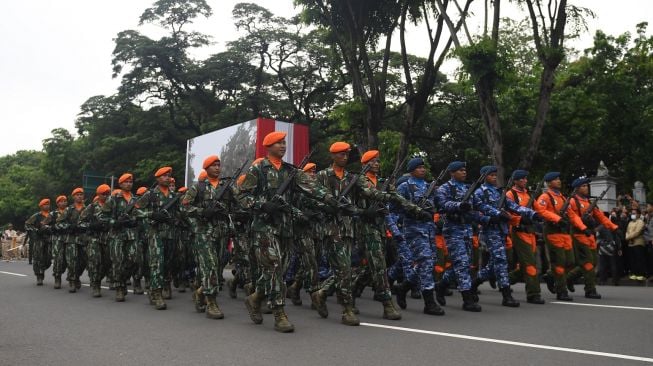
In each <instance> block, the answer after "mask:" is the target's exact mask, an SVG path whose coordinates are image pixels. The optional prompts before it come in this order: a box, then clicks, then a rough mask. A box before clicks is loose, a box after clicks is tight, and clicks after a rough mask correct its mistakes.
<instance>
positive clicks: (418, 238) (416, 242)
mask: <svg viewBox="0 0 653 366" xmlns="http://www.w3.org/2000/svg"><path fill="white" fill-rule="evenodd" d="M428 188H429V184H428V183H426V181H425V180H424V179H418V178H415V177H410V178H409V179H408V181H406V182H404V183H402V184H401V185H400V186H399V187H397V192H398V193H399V194H400V195H401V196H402V197H404V198H405V199H406V200H408V201H410V202H412V203H415V204H417V203H419V202H420V201H422V199H423V197H424V195H425V194H426V191H427V190H428ZM434 198H435V197H434V195H431V197H427V198H426V201H427V202H428V203H427V205H428V206H430V207H435V202H434ZM403 217H404V225H403V227H404V235H405V238H406V242H407V243H408V245H409V246H410V249H411V252H412V259H413V262H414V263H415V265H416V271H417V275H418V277H419V285H420V288H421V290H422V291H425V290H433V289H434V288H435V279H434V277H433V268H434V265H435V259H436V258H435V255H436V253H435V251H434V249H435V248H434V243H435V223H434V222H433V220H430V221H422V220H416V219H414V218H411V217H410V215H404V216H403ZM413 284H414V285H417V283H413Z"/></svg>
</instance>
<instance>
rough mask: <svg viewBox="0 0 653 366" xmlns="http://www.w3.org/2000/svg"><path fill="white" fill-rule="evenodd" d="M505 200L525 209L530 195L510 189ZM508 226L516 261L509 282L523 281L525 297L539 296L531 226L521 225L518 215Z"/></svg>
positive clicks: (533, 237)
mask: <svg viewBox="0 0 653 366" xmlns="http://www.w3.org/2000/svg"><path fill="white" fill-rule="evenodd" d="M506 198H507V199H509V200H512V201H514V202H516V203H517V204H519V205H520V206H523V207H526V206H528V202H529V201H530V200H531V195H530V194H529V193H528V191H527V190H520V189H519V188H517V187H512V189H510V191H509V192H508V193H507V194H506ZM533 203H535V202H533ZM509 224H510V235H509V236H508V237H509V238H511V239H512V240H511V241H512V243H513V247H514V251H515V252H516V253H517V261H518V264H517V266H516V268H515V270H514V271H512V272H510V282H511V283H515V282H517V281H518V280H520V279H523V280H524V283H525V284H526V297H527V298H533V297H536V296H539V295H540V293H541V290H540V281H539V279H538V277H537V267H536V263H537V262H536V260H535V254H536V253H537V246H536V242H537V239H536V237H535V230H534V228H533V225H524V224H522V223H521V216H520V215H512V218H511V220H510V222H509Z"/></svg>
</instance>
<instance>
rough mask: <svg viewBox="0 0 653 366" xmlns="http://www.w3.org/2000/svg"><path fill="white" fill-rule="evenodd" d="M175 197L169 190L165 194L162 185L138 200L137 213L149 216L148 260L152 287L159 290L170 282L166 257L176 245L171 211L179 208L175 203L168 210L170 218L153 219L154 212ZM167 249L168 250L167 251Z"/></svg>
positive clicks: (160, 209)
mask: <svg viewBox="0 0 653 366" xmlns="http://www.w3.org/2000/svg"><path fill="white" fill-rule="evenodd" d="M174 198H175V194H174V193H172V192H168V194H167V195H166V194H164V193H163V192H162V191H161V189H160V187H159V186H157V187H155V188H154V189H151V190H149V191H147V192H145V193H144V194H143V196H141V197H139V198H138V200H137V201H136V207H138V210H137V215H142V216H144V217H145V218H147V219H148V220H147V238H148V243H147V244H148V251H147V253H148V261H149V272H150V289H152V290H158V289H162V288H163V286H167V285H169V284H170V270H169V269H168V268H166V265H167V264H169V263H168V261H167V260H166V259H165V256H166V254H168V255H169V253H170V250H171V249H172V248H173V247H174V231H173V225H172V224H173V221H172V215H171V214H170V212H173V214H174V211H175V210H177V207H176V206H174V205H173V207H171V208H170V209H169V210H168V213H167V214H168V217H169V218H168V219H167V220H162V221H156V220H154V219H152V214H153V213H154V212H160V213H161V214H165V213H164V212H162V209H163V207H164V206H165V205H166V204H167V203H168V202H170V201H172V200H173V199H174ZM166 250H167V252H166Z"/></svg>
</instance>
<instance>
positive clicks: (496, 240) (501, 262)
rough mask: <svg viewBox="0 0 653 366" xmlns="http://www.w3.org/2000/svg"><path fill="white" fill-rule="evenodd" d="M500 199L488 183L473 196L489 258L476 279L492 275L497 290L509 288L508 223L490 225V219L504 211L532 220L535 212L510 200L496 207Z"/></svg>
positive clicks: (485, 278) (495, 190)
mask: <svg viewBox="0 0 653 366" xmlns="http://www.w3.org/2000/svg"><path fill="white" fill-rule="evenodd" d="M500 199H501V191H499V189H498V188H497V187H496V186H494V185H492V184H488V183H484V184H482V185H481V187H479V188H478V189H477V190H476V191H475V192H474V195H473V201H474V207H475V208H476V209H478V210H479V211H480V212H481V213H482V214H483V217H482V219H481V223H482V229H481V235H482V236H483V239H482V241H484V242H485V244H486V245H487V249H488V252H489V254H490V257H491V260H490V261H489V263H488V265H487V266H485V267H484V268H482V269H481V270H480V271H479V273H478V278H479V279H480V280H483V281H484V280H487V279H489V278H490V277H491V276H492V275H494V276H495V278H496V279H497V282H498V284H499V288H505V287H508V286H510V279H509V277H508V257H507V255H506V236H507V235H508V232H509V230H508V221H507V220H506V221H505V222H502V223H500V224H491V223H489V220H490V218H491V217H501V212H502V210H504V209H505V210H508V211H510V212H512V213H514V214H518V215H524V216H528V217H529V218H532V216H533V215H534V214H535V211H533V210H531V209H529V208H527V207H524V206H520V205H519V204H517V203H516V202H514V201H511V200H505V207H497V205H498V203H499V200H500Z"/></svg>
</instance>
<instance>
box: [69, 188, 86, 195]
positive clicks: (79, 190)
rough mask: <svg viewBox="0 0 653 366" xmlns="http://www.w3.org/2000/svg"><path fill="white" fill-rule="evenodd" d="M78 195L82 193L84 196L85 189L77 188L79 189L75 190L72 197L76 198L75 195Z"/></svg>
mask: <svg viewBox="0 0 653 366" xmlns="http://www.w3.org/2000/svg"><path fill="white" fill-rule="evenodd" d="M77 193H82V194H83V193H84V189H83V188H80V187H77V188H75V189H73V193H71V196H74V195H76V194H77Z"/></svg>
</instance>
